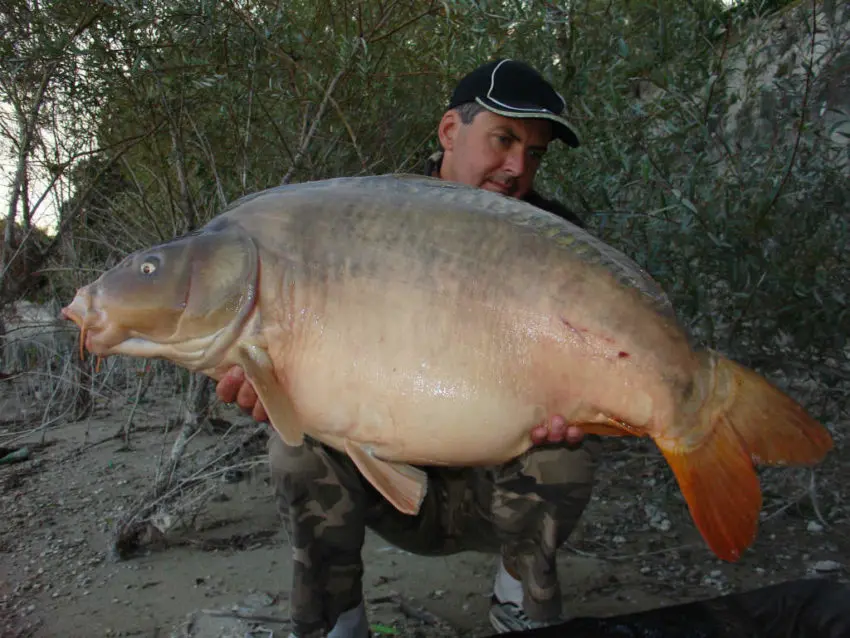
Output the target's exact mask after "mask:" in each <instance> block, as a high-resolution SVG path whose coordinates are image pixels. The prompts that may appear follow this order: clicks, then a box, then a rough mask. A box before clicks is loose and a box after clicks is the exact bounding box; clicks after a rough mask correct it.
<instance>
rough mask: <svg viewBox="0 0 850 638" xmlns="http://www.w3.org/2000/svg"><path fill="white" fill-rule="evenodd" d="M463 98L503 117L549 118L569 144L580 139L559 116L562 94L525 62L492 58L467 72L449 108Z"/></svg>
mask: <svg viewBox="0 0 850 638" xmlns="http://www.w3.org/2000/svg"><path fill="white" fill-rule="evenodd" d="M466 102H477V103H478V104H480V105H481V106H483V107H484V108H485V109H487V110H488V111H492V112H493V113H496V114H497V115H503V116H504V117H516V118H523V119H526V118H540V119H545V120H550V121H551V122H552V123H553V133H554V136H555V137H556V138H558V139H560V140H563V141H564V142H565V143H566V144H569V145H570V146H572V147H576V146H578V145H579V143H580V142H579V139H578V133H577V132H576V129H575V127H574V126H573V125H572V124H570V123H569V122H568V121H567V120H566V119H565V118H564V117H562V113H563V112H564V109H565V108H566V102H565V101H564V98H563V97H561V94H560V93H558V92H557V91H556V90H555V89H554V88H553V87H552V85H551V84H549V83H548V82H547V81H546V80H545V79H543V76H542V75H540V73H538V72H537V71H536V70H535V69H534V68H532V67H531V66H529V65H528V64H526V63H525V62H520V61H518V60H510V59H500V60H494V61H493V62H488V63H487V64H483V65H482V66H479V67H478V68H477V69H475V70H474V71H472V72H470V73H469V74H468V75H466V76H465V77H464V78H463V79H461V81H460V82H458V85H457V87H456V88H455V90H454V93H452V99H451V102H450V103H449V109H453V108H455V107H456V106H460V105H461V104H465V103H466Z"/></svg>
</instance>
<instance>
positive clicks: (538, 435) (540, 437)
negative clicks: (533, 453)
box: [531, 425, 549, 445]
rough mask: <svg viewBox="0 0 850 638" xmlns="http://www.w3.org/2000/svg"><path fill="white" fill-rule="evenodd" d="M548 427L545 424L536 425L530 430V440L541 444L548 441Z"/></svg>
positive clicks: (535, 443)
mask: <svg viewBox="0 0 850 638" xmlns="http://www.w3.org/2000/svg"><path fill="white" fill-rule="evenodd" d="M548 438H549V428H547V427H546V426H545V425H537V426H535V427H534V428H533V429H532V430H531V441H532V443H534V445H542V444H544V443H546V442H547V441H548Z"/></svg>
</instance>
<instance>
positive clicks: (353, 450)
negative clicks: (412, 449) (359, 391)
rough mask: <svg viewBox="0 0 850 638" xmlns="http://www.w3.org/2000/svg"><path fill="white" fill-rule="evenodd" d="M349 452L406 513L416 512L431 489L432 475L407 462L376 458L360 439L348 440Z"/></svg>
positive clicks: (346, 450)
mask: <svg viewBox="0 0 850 638" xmlns="http://www.w3.org/2000/svg"><path fill="white" fill-rule="evenodd" d="M345 453H346V454H348V456H350V457H351V460H352V461H354V464H355V465H356V466H357V469H358V470H360V473H361V474H363V476H364V477H365V478H366V480H368V481H369V482H370V483H371V484H372V485H374V486H375V489H376V490H378V491H379V492H380V493H381V494H382V495H383V496H384V498H386V499H387V500H388V501H389V502H390V503H392V504H393V506H394V507H395V508H396V509H397V510H398V511H400V512H402V513H403V514H410V515H416V514H418V513H419V507H420V506H421V505H422V501H423V499H424V498H425V493H426V492H427V490H428V475H427V474H426V473H425V472H424V471H423V470H420V469H418V468H416V467H413V466H412V465H409V464H407V463H393V462H391V461H384V460H382V459H379V458H376V457H375V456H373V455H372V454H370V453H369V452H368V451H367V450H365V449H364V448H363V447H362V446H361V445H360V444H359V443H355V442H354V441H351V440H350V439H346V440H345Z"/></svg>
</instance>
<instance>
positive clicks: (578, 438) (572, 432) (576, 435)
mask: <svg viewBox="0 0 850 638" xmlns="http://www.w3.org/2000/svg"><path fill="white" fill-rule="evenodd" d="M565 437H566V440H567V443H570V444H572V445H578V444H579V443H581V442H582V440H583V439H584V431H583V430H582V429H581V428H577V427H576V426H574V425H571V426H570V427H568V428H567V431H566V435H565Z"/></svg>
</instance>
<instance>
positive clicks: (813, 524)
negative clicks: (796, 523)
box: [806, 521, 823, 533]
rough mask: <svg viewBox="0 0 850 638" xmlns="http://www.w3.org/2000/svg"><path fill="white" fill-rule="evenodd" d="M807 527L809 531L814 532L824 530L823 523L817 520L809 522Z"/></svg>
mask: <svg viewBox="0 0 850 638" xmlns="http://www.w3.org/2000/svg"><path fill="white" fill-rule="evenodd" d="M806 529H807V530H808V531H810V532H814V533H817V532H822V531H823V525H821V524H820V523H818V522H817V521H809V524H808V525H807V526H806Z"/></svg>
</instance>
